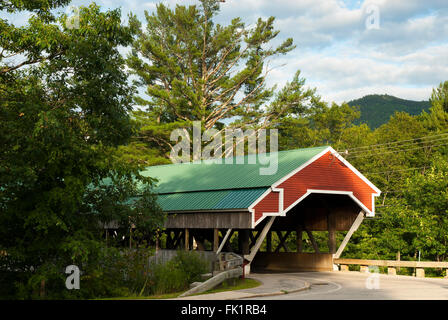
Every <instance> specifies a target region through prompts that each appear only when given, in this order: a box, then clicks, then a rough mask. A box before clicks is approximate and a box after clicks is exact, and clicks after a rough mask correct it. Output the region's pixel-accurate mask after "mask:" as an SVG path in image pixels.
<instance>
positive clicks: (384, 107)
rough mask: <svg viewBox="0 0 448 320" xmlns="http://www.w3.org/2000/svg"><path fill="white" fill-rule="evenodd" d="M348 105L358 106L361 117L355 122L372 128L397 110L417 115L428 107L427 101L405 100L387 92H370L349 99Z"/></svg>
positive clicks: (387, 119) (386, 119)
mask: <svg viewBox="0 0 448 320" xmlns="http://www.w3.org/2000/svg"><path fill="white" fill-rule="evenodd" d="M348 105H350V106H359V107H360V111H361V117H360V118H359V119H358V120H356V121H355V123H356V124H360V123H366V124H367V125H368V126H369V127H370V128H372V129H375V128H378V127H379V126H380V125H382V124H384V123H386V122H387V121H389V118H390V117H391V116H392V115H393V114H394V113H395V112H397V111H398V112H401V111H403V112H406V113H409V114H411V115H418V114H420V113H421V112H422V111H423V110H426V111H428V109H429V107H430V103H429V101H413V100H406V99H400V98H397V97H394V96H390V95H387V94H381V95H380V94H370V95H367V96H364V97H362V98H359V99H355V100H351V101H349V102H348Z"/></svg>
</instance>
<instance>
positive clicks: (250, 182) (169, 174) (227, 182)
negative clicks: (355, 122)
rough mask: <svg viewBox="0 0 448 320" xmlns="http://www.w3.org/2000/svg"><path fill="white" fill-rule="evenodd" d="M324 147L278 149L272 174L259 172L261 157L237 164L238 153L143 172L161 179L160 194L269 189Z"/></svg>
mask: <svg viewBox="0 0 448 320" xmlns="http://www.w3.org/2000/svg"><path fill="white" fill-rule="evenodd" d="M325 148H327V147H326V146H325V147H316V148H307V149H295V150H288V151H279V152H278V153H277V156H278V169H277V172H276V173H275V174H272V175H260V172H259V169H260V168H266V167H267V166H268V165H263V164H261V163H259V161H257V163H256V164H248V163H247V162H248V161H247V157H248V156H247V155H246V156H244V157H243V160H244V164H236V163H235V162H236V160H237V159H238V158H237V157H234V158H233V162H234V163H233V164H210V163H206V162H203V161H200V162H192V163H179V164H168V165H160V166H152V167H148V168H146V170H145V171H144V172H142V175H144V176H150V177H153V178H156V179H158V180H159V181H158V183H157V187H156V189H155V192H156V193H158V194H166V193H179V192H193V191H212V190H230V189H254V188H263V187H264V188H265V189H266V188H267V187H269V186H271V185H272V184H273V183H275V182H276V181H278V180H280V179H281V178H282V177H284V176H285V175H287V174H288V173H290V172H291V171H293V170H294V169H296V168H298V167H299V166H301V165H302V164H304V163H305V162H307V161H308V160H309V159H311V158H312V157H314V156H315V155H317V154H318V153H320V152H322V151H323V150H324V149H325ZM272 155H273V154H270V156H272ZM178 197H179V196H178Z"/></svg>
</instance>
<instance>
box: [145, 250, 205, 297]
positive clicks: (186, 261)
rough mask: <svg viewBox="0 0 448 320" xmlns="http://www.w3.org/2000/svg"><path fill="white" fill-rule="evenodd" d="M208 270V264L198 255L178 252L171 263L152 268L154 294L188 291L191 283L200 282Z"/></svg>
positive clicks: (159, 264) (156, 265) (155, 265)
mask: <svg viewBox="0 0 448 320" xmlns="http://www.w3.org/2000/svg"><path fill="white" fill-rule="evenodd" d="M208 269H209V265H208V262H207V261H206V260H204V259H203V258H202V257H201V256H199V254H198V253H196V252H190V251H178V252H177V255H176V256H175V257H174V258H173V259H171V260H170V261H168V262H166V263H158V264H154V265H153V266H152V272H151V274H152V277H151V287H152V293H153V294H164V293H172V292H179V291H182V290H186V289H188V287H189V285H190V283H192V282H194V281H198V280H200V279H201V274H203V273H206V272H208Z"/></svg>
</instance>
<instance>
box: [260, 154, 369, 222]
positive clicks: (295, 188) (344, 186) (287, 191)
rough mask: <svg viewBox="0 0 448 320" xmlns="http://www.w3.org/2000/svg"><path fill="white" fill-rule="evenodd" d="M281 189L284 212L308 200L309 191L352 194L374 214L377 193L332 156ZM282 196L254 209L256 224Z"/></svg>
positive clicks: (315, 163) (313, 163) (295, 175)
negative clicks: (296, 202) (293, 205)
mask: <svg viewBox="0 0 448 320" xmlns="http://www.w3.org/2000/svg"><path fill="white" fill-rule="evenodd" d="M278 188H280V189H283V190H284V197H283V199H284V203H283V209H287V208H288V207H290V206H291V205H292V204H293V203H294V202H295V201H297V200H298V199H300V198H301V197H302V196H304V195H305V194H306V193H307V191H308V190H309V189H314V190H326V191H351V192H353V195H354V196H355V197H356V198H357V199H358V200H359V201H360V202H361V203H362V204H363V205H364V206H365V207H366V208H368V209H369V210H372V209H373V208H372V202H373V194H374V193H376V192H375V190H373V189H372V188H371V187H370V186H369V185H368V184H367V183H366V182H364V181H363V180H362V179H361V178H360V177H358V176H357V175H356V173H354V172H353V171H352V170H351V169H350V168H348V167H347V166H346V165H345V164H344V163H343V162H342V161H340V160H339V159H337V158H336V157H335V156H333V155H332V154H331V152H328V153H326V154H324V155H323V156H322V157H320V158H319V159H317V160H315V161H314V162H312V163H311V164H310V165H308V166H306V167H305V168H303V169H302V170H300V171H299V172H297V173H296V174H294V175H293V176H291V177H290V178H289V179H287V180H286V181H284V182H282V183H281V184H280V185H279V186H278ZM278 194H279V193H278V192H272V191H271V192H270V193H269V194H268V195H266V197H265V198H264V199H262V200H261V201H260V202H259V203H258V204H257V205H256V206H254V214H255V221H258V220H259V219H260V218H261V217H262V215H263V213H265V212H278V205H277V210H275V211H272V209H273V207H274V203H273V199H275V197H276V196H275V195H277V198H278Z"/></svg>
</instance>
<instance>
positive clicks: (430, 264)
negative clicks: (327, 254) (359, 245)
mask: <svg viewBox="0 0 448 320" xmlns="http://www.w3.org/2000/svg"><path fill="white" fill-rule="evenodd" d="M334 263H337V264H344V265H349V264H355V265H363V266H378V267H395V268H396V267H401V268H405V267H406V268H448V262H436V261H403V260H401V261H396V260H365V259H334Z"/></svg>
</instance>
